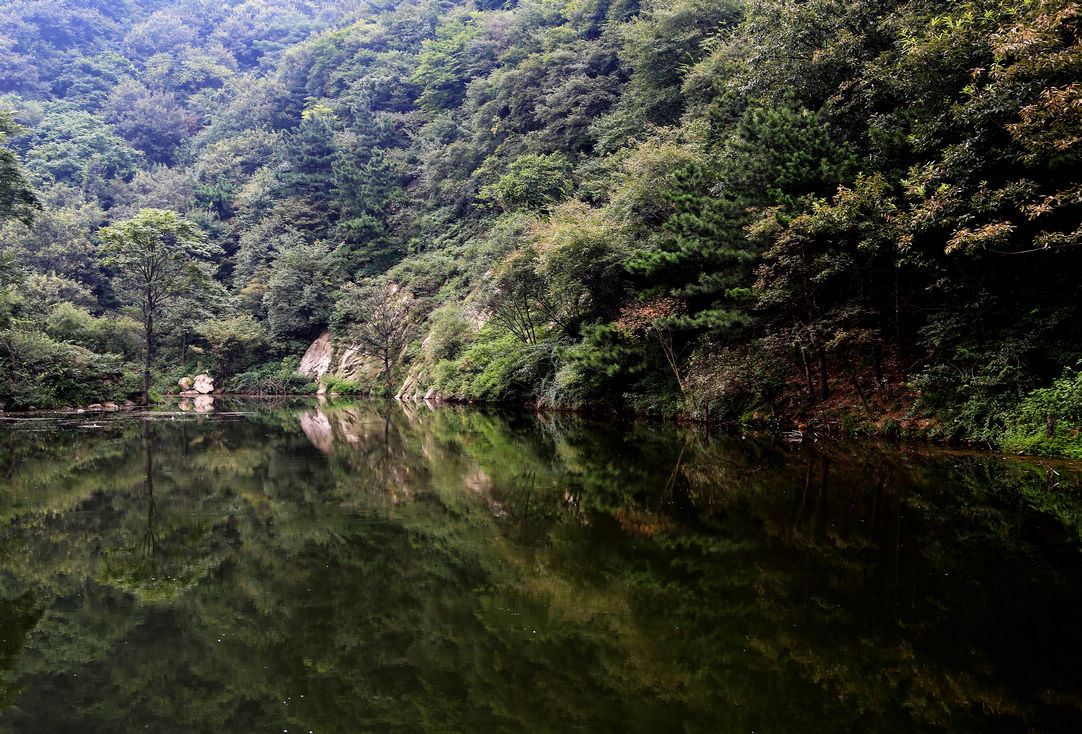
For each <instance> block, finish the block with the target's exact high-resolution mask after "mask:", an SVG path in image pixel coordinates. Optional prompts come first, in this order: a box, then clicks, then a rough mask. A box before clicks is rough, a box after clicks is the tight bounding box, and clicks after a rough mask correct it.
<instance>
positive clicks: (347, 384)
mask: <svg viewBox="0 0 1082 734" xmlns="http://www.w3.org/2000/svg"><path fill="white" fill-rule="evenodd" d="M322 385H323V389H324V391H326V393H327V394H328V395H367V394H369V393H371V392H372V390H373V389H374V388H375V387H376V385H363V384H361V383H359V382H354V381H352V380H342V379H339V378H337V377H325V378H324V379H323V380H322Z"/></svg>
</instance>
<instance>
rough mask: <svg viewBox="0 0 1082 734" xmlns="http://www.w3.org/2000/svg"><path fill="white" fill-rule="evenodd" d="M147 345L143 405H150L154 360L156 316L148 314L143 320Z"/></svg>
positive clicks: (144, 351)
mask: <svg viewBox="0 0 1082 734" xmlns="http://www.w3.org/2000/svg"><path fill="white" fill-rule="evenodd" d="M143 326H144V327H145V331H146V343H145V344H144V350H143V405H150V397H149V396H150V364H151V362H152V361H153V359H154V314H153V313H147V315H146V318H145V319H144V320H143Z"/></svg>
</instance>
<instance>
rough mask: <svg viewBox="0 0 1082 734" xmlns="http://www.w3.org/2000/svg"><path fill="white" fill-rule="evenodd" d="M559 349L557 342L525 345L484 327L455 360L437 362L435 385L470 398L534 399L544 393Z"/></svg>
mask: <svg viewBox="0 0 1082 734" xmlns="http://www.w3.org/2000/svg"><path fill="white" fill-rule="evenodd" d="M559 351H560V347H559V345H558V343H556V342H541V343H539V344H525V343H523V342H522V341H521V340H520V339H518V338H517V337H515V336H514V335H512V334H509V333H506V332H500V331H497V330H495V329H483V330H482V331H481V333H480V334H479V335H478V339H477V341H475V342H474V343H473V344H472V345H470V347H469V348H468V349H467V350H466V351H465V352H464V353H463V355H462V358H461V359H460V360H458V362H457V363H453V362H450V361H446V360H445V361H443V362H440V363H439V364H437V365H436V368H435V370H434V373H435V376H436V384H435V387H436V389H437V390H439V391H440V392H442V393H444V394H447V395H454V396H456V397H461V398H466V399H469V400H482V401H486V402H528V401H535V400H537V399H539V398H540V397H542V396H543V395H544V394H545V393H546V390H547V385H548V383H549V382H550V381H551V380H552V379H553V376H554V375H555V373H556V371H557V369H558V368H559V364H560V359H559ZM452 365H453V369H454V370H457V372H458V374H457V375H455V374H453V370H452Z"/></svg>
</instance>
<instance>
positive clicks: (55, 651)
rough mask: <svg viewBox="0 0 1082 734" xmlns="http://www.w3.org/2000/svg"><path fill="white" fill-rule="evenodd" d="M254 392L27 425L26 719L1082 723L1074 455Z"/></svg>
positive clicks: (644, 726)
mask: <svg viewBox="0 0 1082 734" xmlns="http://www.w3.org/2000/svg"><path fill="white" fill-rule="evenodd" d="M219 407H221V406H219ZM231 408H232V409H231V410H230V411H228V412H225V411H222V410H219V412H217V413H214V414H208V415H200V416H194V415H182V414H180V413H179V412H175V411H169V412H163V413H159V414H152V415H151V417H149V418H146V419H144V418H141V417H136V416H110V417H104V418H103V417H97V418H85V417H79V418H65V419H55V418H53V419H34V420H22V421H5V422H0V556H2V567H0V638H2V640H0V732H50V733H52V732H80V733H81V734H87V733H91V734H92V733H94V732H146V731H150V732H184V733H192V732H272V733H276V732H316V733H318V734H328V733H332V732H334V733H341V734H347V733H353V732H527V733H528V732H552V733H557V732H560V733H562V732H621V733H623V732H644V733H645V732H650V733H653V732H703V733H706V732H710V733H717V732H722V733H729V732H734V733H735V732H758V733H767V732H778V733H782V732H784V733H786V734H789V733H791V732H924V731H928V732H999V731H1002V732H1025V731H1033V732H1060V731H1062V732H1078V731H1082V537H1080V520H1082V501H1080V496H1079V495H1080V494H1082V493H1080V481H1082V474H1080V473H1079V472H1078V470H1077V468H1072V467H1070V466H1063V465H1060V466H1054V467H1049V466H1047V465H1042V464H1038V463H1033V462H1022V461H1012V460H1005V459H1000V458H995V457H989V456H961V455H950V454H945V453H936V452H931V451H927V450H919V451H917V450H913V449H909V450H899V449H890V448H887V447H883V446H878V445H867V444H865V445H863V446H859V445H858V446H844V445H838V444H822V443H821V444H815V445H806V444H805V445H792V444H787V443H784V442H777V441H761V440H752V439H742V438H741V437H739V436H736V437H725V436H714V435H707V434H705V433H703V432H701V431H698V430H688V429H685V428H680V427H675V426H660V427H659V426H647V425H634V424H625V425H607V424H600V423H592V422H588V421H584V420H581V419H577V418H571V417H566V416H533V415H521V414H497V413H492V412H484V411H478V410H465V409H456V408H439V409H435V410H429V409H426V408H424V407H409V406H402V405H398V404H380V403H363V404H353V403H338V404H316V403H314V402H312V403H283V404H277V405H275V404H272V403H249V404H241V405H233V406H231Z"/></svg>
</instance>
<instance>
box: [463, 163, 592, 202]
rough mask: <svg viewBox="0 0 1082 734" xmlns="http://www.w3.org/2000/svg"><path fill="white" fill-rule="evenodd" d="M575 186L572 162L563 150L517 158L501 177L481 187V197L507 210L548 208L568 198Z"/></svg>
mask: <svg viewBox="0 0 1082 734" xmlns="http://www.w3.org/2000/svg"><path fill="white" fill-rule="evenodd" d="M573 188H574V185H573V182H572V181H571V163H570V161H568V159H567V157H566V156H564V155H563V154H562V153H553V154H552V155H533V154H529V155H524V156H519V157H518V158H516V159H515V160H514V161H513V162H512V163H511V165H510V167H509V168H508V171H507V173H505V174H504V175H502V176H500V179H499V180H498V181H497V182H496V183H494V184H491V185H489V186H486V187H485V188H484V189H482V190H481V198H482V199H483V200H487V201H491V202H493V203H495V204H497V205H499V206H500V208H502V209H503V210H504V211H508V212H510V211H517V210H519V209H534V210H536V209H546V208H548V207H550V206H552V205H554V204H558V203H559V202H561V201H563V200H564V199H566V198H567V197H568V195H569V194H570V193H571V191H572V190H573Z"/></svg>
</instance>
